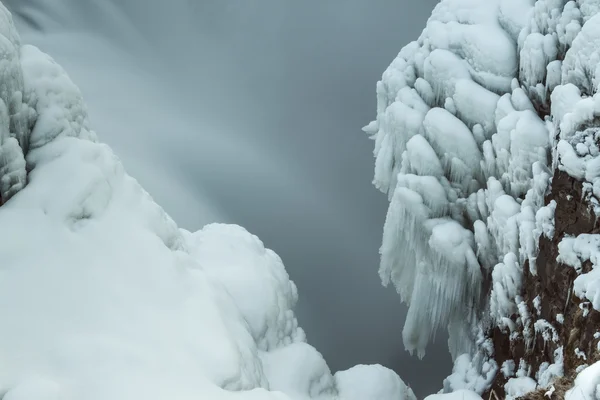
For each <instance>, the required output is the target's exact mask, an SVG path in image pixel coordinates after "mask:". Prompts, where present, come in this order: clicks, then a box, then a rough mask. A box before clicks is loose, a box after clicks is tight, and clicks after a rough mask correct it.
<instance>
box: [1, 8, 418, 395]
mask: <svg viewBox="0 0 600 400" xmlns="http://www.w3.org/2000/svg"><path fill="white" fill-rule="evenodd" d="M0 22H1V24H0V38H1V40H0V45H1V46H3V52H2V53H1V54H0V74H1V75H2V77H3V85H2V90H1V91H0V98H1V99H2V102H1V103H0V105H2V107H0V111H2V114H1V116H2V119H1V122H2V129H3V130H2V131H1V132H0V138H2V141H0V151H1V152H2V154H6V155H7V156H6V157H3V158H2V159H3V160H4V161H6V162H5V164H3V167H2V168H3V169H2V172H3V175H2V184H3V185H5V186H2V188H3V189H2V201H3V203H4V204H3V205H2V207H0V227H1V229H0V253H1V254H2V258H3V261H2V265H1V266H0V316H1V317H2V320H3V327H2V330H1V332H0V358H1V359H2V363H1V364H0V392H2V393H5V394H4V395H3V398H4V399H8V400H31V399H34V398H35V399H40V400H42V399H48V400H50V399H64V400H67V399H73V400H75V399H77V400H81V399H90V400H91V399H124V400H125V399H127V400H131V399H167V398H169V399H198V398H206V399H248V400H249V399H282V400H283V399H303V400H304V399H356V397H355V394H356V393H357V391H356V390H355V388H356V385H357V381H358V380H359V379H360V380H361V385H360V389H361V390H362V391H363V393H364V396H366V398H372V399H381V400H387V399H390V400H391V399H394V400H397V399H405V398H406V399H414V395H413V394H412V391H411V390H410V389H408V388H407V387H406V385H404V383H403V382H402V381H401V380H400V378H398V376H397V375H396V374H395V373H393V372H392V371H390V370H388V369H386V368H383V367H381V366H360V367H356V368H355V369H351V370H349V371H345V372H340V373H338V374H336V375H335V376H332V374H331V372H330V371H329V368H328V367H327V364H326V363H325V361H324V360H323V358H322V356H321V355H320V354H319V353H318V352H317V350H315V349H314V348H313V347H312V346H310V345H308V344H307V343H306V342H305V336H304V332H303V331H302V329H301V328H299V327H298V323H297V320H296V317H295V315H294V306H295V304H296V301H297V296H298V295H297V291H296V287H295V285H294V284H293V283H292V282H291V281H290V280H289V277H288V275H287V273H286V272H285V269H284V267H283V264H282V262H281V260H280V259H279V257H278V256H277V255H276V254H275V253H274V252H272V251H271V250H268V249H265V247H264V246H263V244H262V242H261V241H260V240H259V239H258V238H256V237H255V236H253V235H251V234H250V233H248V232H247V231H245V230H244V229H243V228H240V227H238V226H232V225H209V226H206V227H205V228H204V229H202V230H201V231H199V232H195V233H190V232H187V231H183V230H180V229H178V227H177V226H176V224H175V223H174V222H173V220H171V218H169V216H168V215H166V213H165V212H164V211H163V210H162V209H161V208H160V207H159V206H158V205H157V204H156V203H154V201H153V200H152V199H151V197H150V196H149V195H148V194H147V193H146V192H145V191H144V190H143V189H142V188H141V187H140V185H139V184H138V183H137V182H136V181H135V180H134V179H133V178H131V177H129V176H128V175H127V174H126V173H125V171H124V169H123V167H122V165H121V163H120V161H119V160H118V159H117V158H116V156H115V155H114V154H113V152H112V151H111V149H110V148H109V147H108V146H105V145H103V144H100V143H98V142H97V139H96V135H95V133H94V132H93V131H92V130H91V129H90V126H89V123H88V119H87V112H86V108H85V105H84V103H83V100H82V98H81V94H80V92H79V90H78V89H77V87H76V86H75V85H74V84H73V83H72V82H71V81H70V79H69V78H68V76H67V74H66V73H65V72H64V71H63V70H62V68H61V67H60V66H59V65H57V64H56V63H55V62H54V61H53V60H52V59H51V58H50V57H49V56H48V55H46V54H44V53H42V52H41V51H39V50H38V49H37V48H35V47H33V46H21V45H20V44H19V39H18V36H17V34H16V32H15V30H14V27H13V25H12V21H11V17H10V15H9V13H8V12H7V11H6V9H5V8H4V7H3V6H2V5H1V4H0ZM7 105H8V106H7ZM19 160H20V161H19ZM25 163H26V164H25ZM25 167H26V168H25ZM23 171H27V181H26V185H25V181H24V180H23V179H22V177H23V176H24V175H23Z"/></svg>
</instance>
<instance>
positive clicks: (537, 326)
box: [364, 0, 600, 399]
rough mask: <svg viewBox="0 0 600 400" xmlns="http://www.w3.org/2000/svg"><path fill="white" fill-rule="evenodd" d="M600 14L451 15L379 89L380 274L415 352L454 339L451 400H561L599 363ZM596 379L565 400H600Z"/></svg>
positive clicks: (580, 0)
mask: <svg viewBox="0 0 600 400" xmlns="http://www.w3.org/2000/svg"><path fill="white" fill-rule="evenodd" d="M599 11H600V2H598V1H597V0H577V1H564V0H537V1H536V0H485V1H484V0H443V1H441V2H440V4H439V5H438V6H437V7H436V8H435V10H434V11H433V14H432V16H431V18H430V19H429V21H428V23H427V27H426V28H425V30H424V31H423V33H422V35H421V36H420V37H419V39H418V40H417V41H415V42H413V43H410V44H409V45H407V46H406V47H404V48H403V49H402V51H401V52H400V54H399V55H398V57H397V58H396V59H395V60H394V61H393V62H392V64H391V65H390V66H389V68H388V69H387V70H386V71H385V73H384V74H383V77H382V80H381V81H380V82H379V83H378V85H377V118H376V120H375V121H373V122H372V123H371V124H369V125H368V126H367V127H365V128H364V129H365V131H366V132H367V133H368V134H369V135H371V136H372V138H373V139H374V140H375V156H376V164H375V179H374V184H375V186H376V187H377V188H379V189H380V190H381V191H383V192H384V193H387V194H388V196H389V199H390V206H389V210H388V215H387V219H386V222H385V227H384V234H383V243H382V246H381V267H380V271H379V272H380V275H381V278H382V281H383V283H384V284H388V283H389V282H391V283H393V284H394V286H395V287H396V288H397V290H398V293H399V294H400V297H401V298H402V300H403V301H404V302H406V303H407V304H408V305H409V314H408V318H407V321H406V324H405V327H404V331H403V338H404V343H405V346H406V348H407V350H409V351H411V352H412V351H416V352H417V353H418V354H419V355H423V354H424V352H425V348H426V346H427V343H428V342H429V340H430V339H431V338H432V337H433V336H434V335H435V333H436V331H437V330H438V329H439V328H444V329H447V330H448V333H449V335H450V340H449V349H450V352H451V354H452V356H453V358H454V360H455V368H454V372H453V374H452V375H451V376H449V377H448V379H447V380H446V381H445V382H444V389H443V390H444V392H452V391H455V390H458V389H470V390H473V391H475V392H477V393H479V394H482V393H484V392H490V393H491V392H493V394H495V395H496V396H499V397H500V398H503V396H504V395H506V396H507V398H514V397H516V396H519V395H522V394H524V393H526V392H529V391H533V390H537V391H538V392H540V391H541V393H542V395H543V394H545V393H546V392H552V393H550V394H549V395H548V396H549V397H551V398H562V397H560V396H563V395H564V392H565V391H566V390H569V389H570V388H571V387H572V386H573V381H574V379H575V377H576V375H577V374H578V373H579V372H581V371H582V370H583V369H584V368H585V367H586V366H587V365H592V364H594V362H596V361H597V360H598V359H600V353H599V350H598V346H599V339H600V317H599V314H598V310H600V301H599V297H598V296H599V295H600V279H599V278H598V271H599V270H600V267H597V264H598V263H599V262H600V261H599V260H598V252H599V251H600V235H599V232H600V229H599V228H600V223H599V222H598V220H597V217H596V215H597V214H598V210H599V208H598V207H599V203H598V196H599V194H600V186H599V185H600V180H599V176H600V168H599V165H600V150H599V149H600V147H599V146H600V142H599V141H598V130H599V129H600V125H599V122H600V118H599V116H600V94H598V85H599V82H600V80H599V79H600V70H599V69H598V64H599V62H600V13H599ZM599 365H600V364H594V366H593V367H590V368H588V369H585V372H581V374H580V375H579V376H580V377H579V378H577V380H576V381H575V384H576V385H580V386H579V387H578V389H577V391H571V392H569V393H568V394H567V398H572V399H575V398H580V397H577V396H584V395H586V396H589V397H581V398H594V396H596V397H595V398H600V373H599V372H598V368H600V367H599ZM584 374H585V377H583V376H584ZM584 381H585V385H584V386H585V389H582V388H583V386H582V385H583V382H584ZM578 382H580V383H578ZM555 384H556V386H557V387H554V386H553V385H555ZM559 386H560V388H561V390H562V392H561V390H558V387H559ZM586 391H587V392H586ZM486 396H487V393H486ZM552 396H555V397H552ZM557 396H558V397H557ZM486 398H487V397H486Z"/></svg>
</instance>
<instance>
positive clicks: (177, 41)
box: [4, 0, 451, 395]
mask: <svg viewBox="0 0 600 400" xmlns="http://www.w3.org/2000/svg"><path fill="white" fill-rule="evenodd" d="M4 1H5V3H7V5H8V6H9V8H11V9H12V10H13V12H15V15H16V16H17V22H18V26H19V28H20V29H21V32H22V38H23V41H24V42H29V43H34V44H36V45H38V46H39V47H41V48H42V49H43V50H44V51H46V52H48V53H50V54H51V55H52V56H53V57H54V58H55V59H57V61H58V62H60V63H61V64H62V65H63V66H64V67H65V69H66V70H67V72H69V74H70V75H71V77H72V78H73V80H74V81H75V82H76V83H77V84H78V85H79V86H80V87H81V89H82V91H83V93H84V96H85V99H86V101H87V103H88V105H89V108H90V115H91V119H92V125H93V126H94V128H95V129H96V130H97V132H98V134H99V136H100V138H101V139H102V140H103V141H105V142H107V143H108V144H110V145H111V146H112V147H113V149H114V150H115V151H116V152H117V154H118V155H119V156H120V157H121V158H122V159H123V162H124V164H125V166H126V167H127V169H128V171H129V172H130V174H132V175H133V176H134V177H136V178H137V179H138V180H139V181H140V182H141V183H142V184H143V185H144V186H145V187H146V189H147V190H148V191H149V192H150V193H151V194H152V195H153V196H154V198H155V199H156V200H157V202H158V203H159V204H161V205H162V206H163V207H165V209H166V210H167V211H168V212H169V213H170V214H171V215H172V216H173V217H174V219H175V220H176V221H177V222H178V223H179V224H180V226H182V227H185V228H187V229H190V230H196V229H199V228H200V227H201V226H202V225H203V224H204V223H206V222H211V221H225V222H234V223H238V224H240V225H242V226H244V227H246V228H247V229H248V230H250V231H251V232H252V233H255V234H257V235H258V236H259V237H260V238H261V239H262V240H263V241H264V242H265V244H266V245H267V246H268V247H270V248H272V249H274V250H275V251H276V252H277V253H278V254H279V255H280V256H281V257H282V258H283V261H284V263H285V265H286V267H287V269H288V272H289V273H290V275H291V277H292V279H294V281H295V282H296V284H297V285H298V288H299V292H300V303H299V306H298V315H299V319H300V323H301V324H302V325H303V326H304V328H305V330H306V331H307V334H308V338H309V341H310V343H311V344H313V345H314V346H315V347H317V348H318V349H319V350H320V351H321V352H322V353H323V355H324V356H325V358H326V359H327V361H328V363H329V365H330V367H331V369H332V370H333V371H336V370H340V369H346V368H348V367H350V366H352V365H355V364H360V363H364V364H368V363H380V364H383V365H386V366H388V367H391V368H393V369H395V370H396V371H397V372H398V373H399V374H400V376H401V377H402V378H403V379H404V380H405V381H406V382H407V383H409V384H410V385H411V386H412V387H413V388H414V389H415V390H416V392H417V393H418V394H420V395H423V394H425V393H432V392H434V391H437V390H438V389H439V388H440V387H441V383H442V379H443V378H444V377H445V376H446V375H448V373H449V372H450V369H451V364H450V360H449V356H448V352H447V349H446V342H445V338H443V336H442V335H440V336H442V338H438V344H437V345H435V346H433V347H430V349H429V354H428V356H427V357H426V358H425V359H424V360H423V361H418V360H417V359H416V358H411V357H410V356H409V355H408V353H406V352H405V351H404V347H403V345H402V340H401V329H402V325H403V322H404V316H405V313H406V310H405V308H404V306H402V305H400V301H399V298H398V296H397V295H396V293H395V292H394V290H393V289H391V288H389V289H384V288H383V287H382V286H381V284H380V282H379V277H378V274H377V268H378V263H379V255H378V248H379V244H380V240H381V233H382V227H383V223H384V218H385V212H386V209H387V204H388V203H387V200H386V196H385V195H383V194H381V193H379V192H378V191H377V190H376V189H375V188H374V187H373V186H372V185H371V180H372V175H373V164H374V159H373V155H372V148H373V142H371V141H370V140H368V139H367V137H366V135H364V134H363V133H362V132H361V130H360V128H361V127H362V126H364V125H366V124H367V123H368V122H369V121H371V120H372V119H373V118H374V116H375V104H376V98H375V84H376V82H377V80H378V79H379V78H380V77H381V74H382V72H383V71H384V69H385V68H386V67H387V65H388V64H389V63H390V62H391V60H392V59H393V58H394V56H395V55H396V54H397V53H398V51H400V49H401V47H402V46H404V45H405V44H406V43H408V42H409V41H411V40H414V39H416V38H417V37H418V35H419V33H420V32H421V30H422V28H423V27H424V25H425V22H426V19H427V17H428V16H429V14H430V12H431V10H432V8H433V6H434V5H435V3H436V1H435V0H418V1H415V0H296V1H292V0H253V1H250V0H205V1H200V0H198V1H193V0H171V1H168V2H165V1H159V0H52V1H48V0H8V1H7V0H4Z"/></svg>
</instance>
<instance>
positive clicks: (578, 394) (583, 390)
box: [565, 362, 600, 400]
mask: <svg viewBox="0 0 600 400" xmlns="http://www.w3.org/2000/svg"><path fill="white" fill-rule="evenodd" d="M597 398H600V362H597V363H595V364H592V365H590V366H589V367H587V368H585V369H584V370H583V371H581V372H579V374H578V375H577V378H575V384H574V385H573V388H572V389H570V390H569V391H568V392H567V394H566V396H565V399H566V400H589V399H597Z"/></svg>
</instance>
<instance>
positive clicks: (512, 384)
mask: <svg viewBox="0 0 600 400" xmlns="http://www.w3.org/2000/svg"><path fill="white" fill-rule="evenodd" d="M536 387H537V383H536V382H535V381H534V380H533V379H531V378H530V377H527V376H523V377H520V378H510V379H509V380H508V382H506V384H505V385H504V390H505V392H506V400H515V399H516V398H518V397H521V396H523V395H526V394H527V393H529V392H532V391H534V390H535V389H536Z"/></svg>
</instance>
